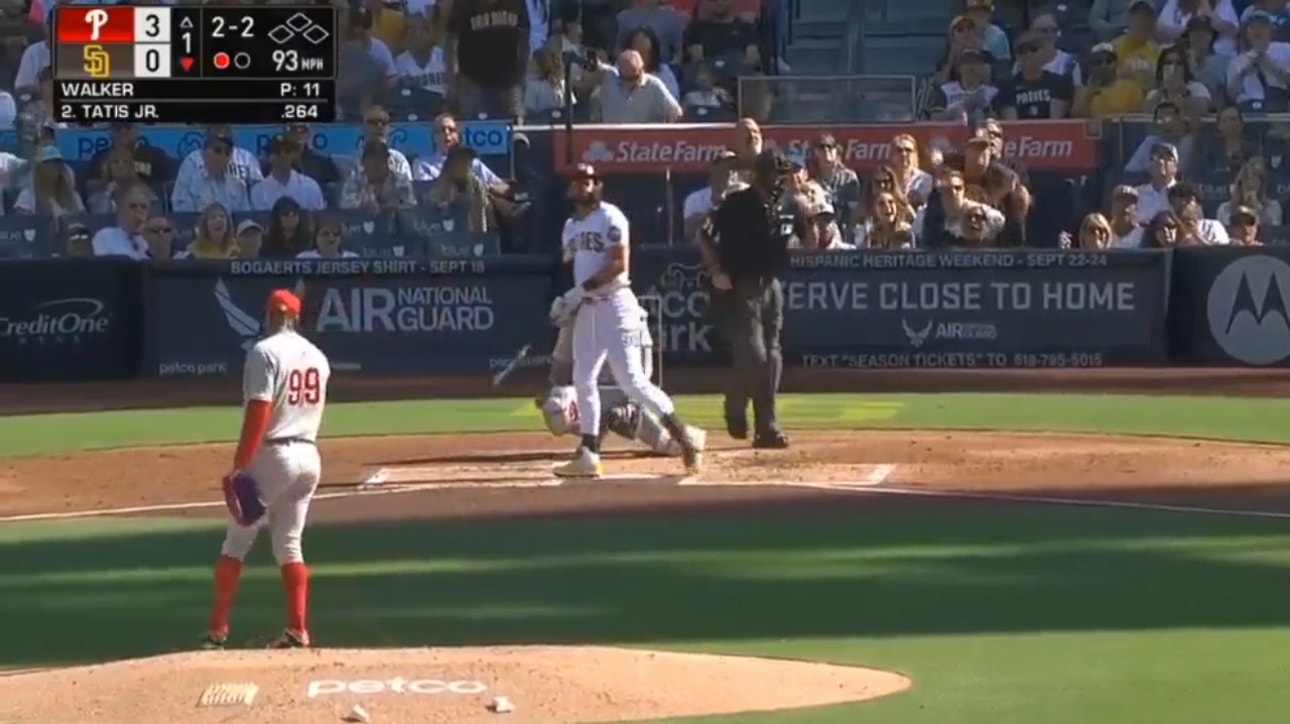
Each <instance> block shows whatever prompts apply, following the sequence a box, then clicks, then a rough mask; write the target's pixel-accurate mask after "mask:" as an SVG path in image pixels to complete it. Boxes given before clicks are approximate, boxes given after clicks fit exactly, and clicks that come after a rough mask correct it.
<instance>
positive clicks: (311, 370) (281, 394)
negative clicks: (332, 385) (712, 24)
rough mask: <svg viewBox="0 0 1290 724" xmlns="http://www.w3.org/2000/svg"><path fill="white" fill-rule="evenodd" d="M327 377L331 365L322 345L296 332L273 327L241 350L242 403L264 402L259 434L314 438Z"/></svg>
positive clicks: (325, 400)
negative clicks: (265, 417)
mask: <svg viewBox="0 0 1290 724" xmlns="http://www.w3.org/2000/svg"><path fill="white" fill-rule="evenodd" d="M330 379H331V364H330V363H329V362H328V361H327V355H325V354H323V352H322V350H320V349H318V348H317V347H316V346H314V343H313V342H310V341H309V340H307V339H305V338H304V337H302V336H300V335H299V334H297V333H296V332H290V331H284V332H279V333H277V334H274V335H272V336H269V337H265V338H264V339H262V340H260V341H259V342H257V343H256V344H255V346H254V347H252V348H251V350H250V351H249V352H247V354H246V368H245V369H244V370H243V372H242V397H243V404H245V403H246V402H248V401H250V400H264V401H267V402H269V403H270V408H271V412H270V416H269V427H268V430H267V431H266V432H265V434H264V439H266V440H275V439H283V438H294V439H299V440H309V441H317V439H318V429H319V428H320V427H321V426H322V418H323V408H324V407H326V406H327V381H328V380H330Z"/></svg>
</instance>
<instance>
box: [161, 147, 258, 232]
mask: <svg viewBox="0 0 1290 724" xmlns="http://www.w3.org/2000/svg"><path fill="white" fill-rule="evenodd" d="M233 148H234V147H233V137H232V136H229V135H224V134H213V135H210V136H207V137H206V142H205V144H204V145H203V147H202V150H201V158H202V160H201V163H200V164H192V165H191V166H190V165H189V164H188V161H187V160H185V161H184V168H188V169H190V170H189V172H188V173H185V172H184V170H183V169H180V172H179V179H178V180H177V181H175V188H174V191H173V192H172V193H171V195H170V208H172V209H174V210H175V211H182V212H189V213H193V212H198V211H202V210H203V209H205V208H206V207H208V206H210V205H211V204H220V205H222V206H223V207H224V208H226V209H228V210H229V211H233V212H237V211H249V210H250V209H251V203H250V197H249V195H248V188H247V183H246V181H245V180H244V179H243V178H242V177H241V176H239V175H238V174H237V173H236V172H235V169H234V168H233V161H232V157H233ZM255 173H256V174H257V175H258V174H259V173H260V166H259V164H258V163H257V164H256V165H255Z"/></svg>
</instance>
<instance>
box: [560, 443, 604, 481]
mask: <svg viewBox="0 0 1290 724" xmlns="http://www.w3.org/2000/svg"><path fill="white" fill-rule="evenodd" d="M552 472H553V473H555V475H556V477H559V478H593V479H594V478H599V477H601V476H603V475H604V474H605V469H604V467H603V466H601V464H600V456H599V455H597V454H596V453H593V452H591V451H590V450H588V449H587V448H585V447H580V448H578V452H577V453H576V454H575V455H574V456H573V459H572V460H570V461H569V462H567V463H563V464H561V465H557V466H555V470H553V471H552Z"/></svg>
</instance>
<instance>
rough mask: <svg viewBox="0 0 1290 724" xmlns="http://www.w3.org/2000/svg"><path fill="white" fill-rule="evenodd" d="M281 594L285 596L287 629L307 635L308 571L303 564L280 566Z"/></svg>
mask: <svg viewBox="0 0 1290 724" xmlns="http://www.w3.org/2000/svg"><path fill="white" fill-rule="evenodd" d="M282 592H283V593H285V594H286V596H287V628H288V629H290V630H291V631H293V632H295V633H308V632H309V628H308V626H307V625H306V624H307V622H306V613H307V612H308V610H309V569H308V568H307V567H305V564H304V563H303V562H296V563H287V564H286V565H284V566H282Z"/></svg>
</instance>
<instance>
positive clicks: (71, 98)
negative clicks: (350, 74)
mask: <svg viewBox="0 0 1290 724" xmlns="http://www.w3.org/2000/svg"><path fill="white" fill-rule="evenodd" d="M337 33H338V26H337V22H336V10H335V8H333V7H329V6H322V7H320V6H309V7H283V6H272V7H217V6H215V7H166V6H161V7H157V6H150V7H133V6H122V5H113V6H92V5H60V6H59V7H58V8H57V9H56V10H55V15H54V32H53V36H54V41H55V42H54V49H53V55H54V57H53V62H52V65H53V70H54V108H55V114H56V115H55V118H57V119H58V120H60V121H64V122H67V123H104V122H111V121H131V122H137V123H289V122H292V121H303V122H327V121H333V120H335V114H336V110H335V93H336V51H337V46H338V42H337Z"/></svg>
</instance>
